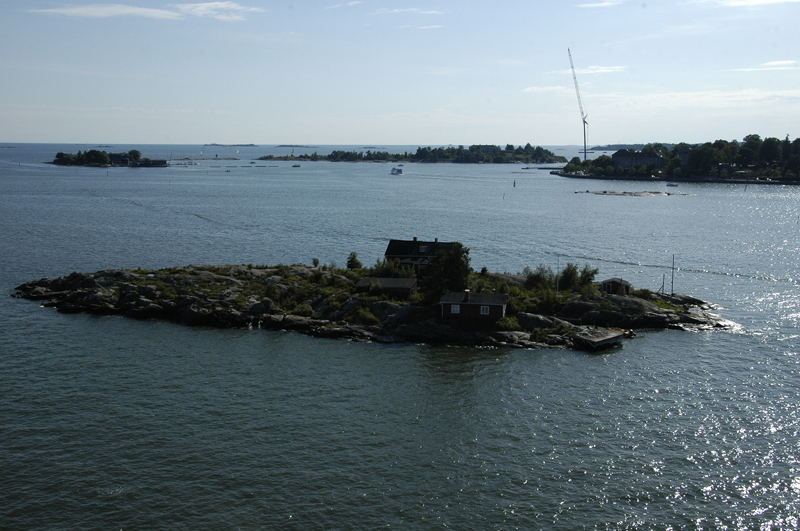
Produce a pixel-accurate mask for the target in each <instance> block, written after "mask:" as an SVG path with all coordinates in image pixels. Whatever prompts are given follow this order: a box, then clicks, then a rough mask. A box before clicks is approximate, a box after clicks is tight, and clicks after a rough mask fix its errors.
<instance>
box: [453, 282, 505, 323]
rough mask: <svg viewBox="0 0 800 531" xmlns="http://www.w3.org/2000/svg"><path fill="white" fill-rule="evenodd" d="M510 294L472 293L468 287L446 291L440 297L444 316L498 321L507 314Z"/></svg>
mask: <svg viewBox="0 0 800 531" xmlns="http://www.w3.org/2000/svg"><path fill="white" fill-rule="evenodd" d="M507 302H508V295H505V294H496V293H471V292H470V291H469V290H468V289H467V290H464V291H457V292H451V293H445V294H444V295H442V298H441V299H439V304H440V305H441V307H442V317H456V318H460V319H482V320H487V321H497V320H498V319H501V318H503V317H505V315H506V303H507Z"/></svg>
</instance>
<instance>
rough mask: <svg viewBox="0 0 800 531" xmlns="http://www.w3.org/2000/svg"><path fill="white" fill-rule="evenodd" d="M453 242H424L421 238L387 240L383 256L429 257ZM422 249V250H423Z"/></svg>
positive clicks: (444, 249)
mask: <svg viewBox="0 0 800 531" xmlns="http://www.w3.org/2000/svg"><path fill="white" fill-rule="evenodd" d="M452 245H453V242H440V241H433V242H424V241H421V240H389V245H387V246H386V252H385V253H384V255H385V256H406V257H418V258H429V257H431V256H434V255H435V254H436V253H437V252H439V251H446V250H447V249H449V248H450V247H452ZM423 249H424V250H423Z"/></svg>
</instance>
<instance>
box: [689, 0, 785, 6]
mask: <svg viewBox="0 0 800 531" xmlns="http://www.w3.org/2000/svg"><path fill="white" fill-rule="evenodd" d="M797 2H800V0H693V1H692V2H691V3H693V4H707V3H714V4H719V5H721V6H730V7H754V6H765V5H769V4H790V3H797Z"/></svg>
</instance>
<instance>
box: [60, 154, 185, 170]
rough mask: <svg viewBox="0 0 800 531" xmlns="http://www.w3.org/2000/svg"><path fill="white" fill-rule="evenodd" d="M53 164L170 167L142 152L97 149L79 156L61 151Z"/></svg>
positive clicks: (103, 166) (163, 160)
mask: <svg viewBox="0 0 800 531" xmlns="http://www.w3.org/2000/svg"><path fill="white" fill-rule="evenodd" d="M51 164H56V165H58V166H94V167H98V168H108V167H111V166H126V167H131V168H163V167H166V166H169V163H168V162H167V161H166V160H165V159H148V158H142V152H141V151H139V150H138V149H132V150H130V151H128V152H123V153H107V152H105V151H99V150H97V149H89V150H86V151H84V152H81V151H78V153H77V154H72V153H64V152H62V151H59V152H58V153H56V158H55V159H53V161H52V162H51Z"/></svg>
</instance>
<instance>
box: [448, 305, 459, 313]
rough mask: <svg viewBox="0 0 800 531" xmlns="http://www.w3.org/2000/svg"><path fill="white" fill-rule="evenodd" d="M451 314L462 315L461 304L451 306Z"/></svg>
mask: <svg viewBox="0 0 800 531" xmlns="http://www.w3.org/2000/svg"><path fill="white" fill-rule="evenodd" d="M450 313H451V314H452V313H461V305H460V304H451V305H450Z"/></svg>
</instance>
